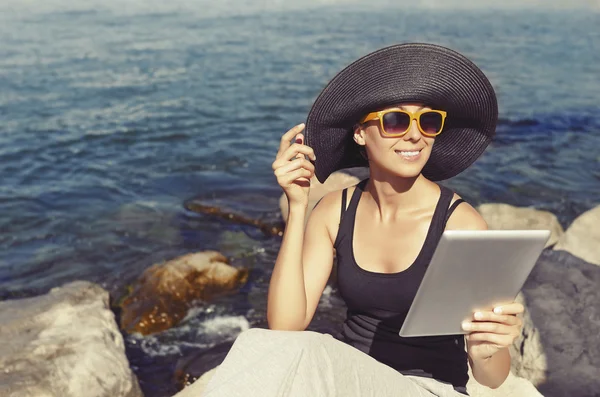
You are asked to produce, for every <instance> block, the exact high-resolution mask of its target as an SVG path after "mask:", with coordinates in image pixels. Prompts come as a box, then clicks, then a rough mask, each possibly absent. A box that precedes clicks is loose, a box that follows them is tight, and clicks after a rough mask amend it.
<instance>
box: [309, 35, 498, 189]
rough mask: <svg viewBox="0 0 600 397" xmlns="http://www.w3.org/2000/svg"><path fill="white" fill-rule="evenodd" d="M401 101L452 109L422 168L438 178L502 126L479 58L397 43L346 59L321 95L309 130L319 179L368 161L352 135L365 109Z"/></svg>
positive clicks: (468, 159)
mask: <svg viewBox="0 0 600 397" xmlns="http://www.w3.org/2000/svg"><path fill="white" fill-rule="evenodd" d="M402 102H419V103H424V104H426V105H428V106H430V107H432V108H434V109H439V110H445V111H446V112H447V113H448V116H447V118H446V122H445V126H444V130H443V131H442V133H441V134H440V135H438V136H436V138H435V143H434V145H433V148H432V153H431V156H430V158H429V160H428V162H427V164H426V165H425V167H424V168H423V175H424V176H425V177H426V178H428V179H430V180H432V181H439V180H443V179H448V178H451V177H453V176H455V175H458V174H459V173H460V172H462V171H464V170H465V169H466V168H467V167H469V166H470V165H471V164H472V163H473V162H474V161H475V160H477V158H479V156H481V154H482V153H483V151H484V150H485V148H486V147H487V145H488V144H489V143H490V141H491V140H492V138H493V136H494V134H495V131H496V122H497V120H498V103H497V100H496V94H495V92H494V89H493V87H492V85H491V83H490V82H489V80H488V79H487V77H486V76H485V75H484V74H483V72H482V71H481V70H480V69H479V68H478V67H477V66H476V65H475V64H474V63H473V62H471V61H470V60H469V59H468V58H466V57H465V56H463V55H461V54H459V53H458V52H456V51H453V50H451V49H448V48H445V47H441V46H438V45H433V44H425V43H408V44H398V45H393V46H390V47H386V48H382V49H380V50H378V51H375V52H373V53H371V54H368V55H366V56H364V57H362V58H360V59H358V60H357V61H354V62H353V63H351V64H350V65H348V66H347V67H346V68H344V69H343V70H342V71H341V72H339V73H338V74H337V75H336V76H335V77H334V78H333V79H332V80H331V81H330V82H329V83H328V84H327V86H326V87H325V88H324V89H323V91H322V92H321V94H320V95H319V96H318V97H317V99H316V100H315V102H314V104H313V106H312V108H311V110H310V112H309V114H308V117H307V120H306V127H305V131H304V135H305V137H306V138H305V139H306V144H307V145H308V146H310V147H312V148H313V150H314V151H315V155H316V157H317V160H316V162H315V175H316V177H317V179H318V180H319V181H320V182H321V183H323V182H325V180H326V179H327V178H328V177H329V175H331V173H333V172H334V171H337V170H340V169H344V168H351V167H366V166H368V162H367V160H366V159H365V158H364V157H363V156H361V155H360V151H359V146H358V145H357V144H356V142H354V140H353V139H352V134H353V127H354V126H355V125H356V123H357V122H358V121H359V120H360V118H361V117H363V116H364V115H366V114H367V113H369V112H372V111H376V110H379V109H382V108H384V107H387V106H391V105H395V104H398V103H402Z"/></svg>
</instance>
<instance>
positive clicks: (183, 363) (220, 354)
mask: <svg viewBox="0 0 600 397" xmlns="http://www.w3.org/2000/svg"><path fill="white" fill-rule="evenodd" d="M232 345H233V341H229V342H225V343H221V344H219V345H216V346H215V347H213V348H211V349H209V350H206V351H201V352H196V353H194V354H191V355H189V356H186V357H183V358H181V359H179V360H178V361H177V364H176V367H175V375H174V377H175V383H177V385H178V386H179V387H180V388H181V389H183V388H184V387H187V386H189V385H191V384H192V383H194V382H196V381H197V380H198V379H199V378H201V377H202V375H204V374H206V373H207V372H209V371H211V370H212V369H214V368H216V367H217V366H218V365H221V363H222V362H223V360H225V357H226V356H227V353H229V350H230V349H231V346H232Z"/></svg>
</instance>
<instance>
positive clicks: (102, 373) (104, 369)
mask: <svg viewBox="0 0 600 397" xmlns="http://www.w3.org/2000/svg"><path fill="white" fill-rule="evenodd" d="M108 301H109V297H108V293H107V292H106V291H105V290H103V289H102V288H101V287H100V286H98V285H96V284H92V283H89V282H84V281H78V282H73V283H70V284H66V285H65V286H63V287H60V288H54V289H52V290H51V291H50V292H49V293H48V294H46V295H41V296H37V297H33V298H27V299H18V300H10V301H4V302H0V340H1V341H2V343H1V344H0V368H2V371H0V396H15V397H16V396H19V397H28V396H31V397H34V396H35V397H40V396H44V397H46V396H48V397H49V396H56V397H71V396H72V397H81V396H86V397H104V396H114V397H138V396H139V397H141V396H142V392H141V391H140V388H139V385H138V381H137V379H136V377H135V375H134V374H133V373H132V372H131V369H130V368H129V363H128V361H127V358H126V357H125V347H124V343H123V337H122V335H121V333H120V332H119V329H118V327H117V324H116V322H115V319H114V315H113V313H112V312H111V311H110V310H109V306H108Z"/></svg>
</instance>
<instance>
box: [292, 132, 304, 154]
mask: <svg viewBox="0 0 600 397" xmlns="http://www.w3.org/2000/svg"><path fill="white" fill-rule="evenodd" d="M294 142H295V143H297V144H298V145H304V135H302V134H298V135H296V138H294ZM296 158H297V159H303V158H304V154H302V153H298V154H297V155H296Z"/></svg>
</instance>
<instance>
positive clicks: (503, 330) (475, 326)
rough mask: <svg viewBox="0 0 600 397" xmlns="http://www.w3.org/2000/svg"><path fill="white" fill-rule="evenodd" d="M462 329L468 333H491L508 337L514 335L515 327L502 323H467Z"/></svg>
mask: <svg viewBox="0 0 600 397" xmlns="http://www.w3.org/2000/svg"><path fill="white" fill-rule="evenodd" d="M462 329H463V330H464V331H468V332H491V333H494V334H503V335H508V334H511V333H514V332H515V331H514V327H513V326H510V325H506V324H501V323H493V322H479V321H475V322H470V321H465V322H464V323H463V324H462Z"/></svg>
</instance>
